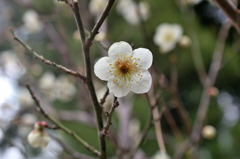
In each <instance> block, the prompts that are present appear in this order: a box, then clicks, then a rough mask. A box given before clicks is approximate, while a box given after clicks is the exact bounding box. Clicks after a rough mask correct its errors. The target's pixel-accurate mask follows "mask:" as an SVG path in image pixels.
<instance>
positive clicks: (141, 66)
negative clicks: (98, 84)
mask: <svg viewBox="0 0 240 159" xmlns="http://www.w3.org/2000/svg"><path fill="white" fill-rule="evenodd" d="M152 60H153V56H152V52H151V51H149V50H148V49H145V48H138V49H135V50H132V47H131V45H129V44H128V43H127V42H124V41H121V42H116V43H114V44H112V45H111V46H110V48H109V50H108V57H107V56H105V57H102V58H101V59H99V60H98V61H97V63H96V64H95V66H94V73H95V74H96V76H97V77H98V78H100V79H101V80H104V81H108V83H107V85H108V88H109V91H110V92H111V93H113V95H114V96H116V97H123V96H126V95H127V94H128V93H129V92H130V91H132V92H134V93H137V94H141V93H146V92H148V91H149V89H150V87H151V84H152V77H151V75H150V73H149V72H148V69H149V68H150V67H151V65H152Z"/></svg>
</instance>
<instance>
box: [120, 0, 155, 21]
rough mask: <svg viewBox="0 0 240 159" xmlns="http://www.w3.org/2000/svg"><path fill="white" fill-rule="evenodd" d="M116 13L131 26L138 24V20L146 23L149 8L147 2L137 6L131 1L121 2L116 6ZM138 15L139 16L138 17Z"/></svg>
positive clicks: (122, 0)
mask: <svg viewBox="0 0 240 159" xmlns="http://www.w3.org/2000/svg"><path fill="white" fill-rule="evenodd" d="M117 12H118V13H119V14H121V15H122V16H123V18H124V19H125V20H126V21H127V22H128V23H129V24H131V25H137V24H139V23H140V20H141V19H140V18H142V20H143V21H146V20H147V19H148V18H149V16H150V6H149V4H148V3H147V2H140V3H139V4H137V3H136V2H134V1H133V0H121V1H119V3H118V5H117ZM139 14H140V16H141V17H140V16H139Z"/></svg>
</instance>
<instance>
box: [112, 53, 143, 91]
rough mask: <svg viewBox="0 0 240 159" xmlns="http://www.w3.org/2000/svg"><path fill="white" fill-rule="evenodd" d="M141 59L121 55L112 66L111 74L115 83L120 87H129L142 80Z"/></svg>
mask: <svg viewBox="0 0 240 159" xmlns="http://www.w3.org/2000/svg"><path fill="white" fill-rule="evenodd" d="M139 60H140V59H136V58H132V56H122V55H119V56H118V57H117V60H116V61H114V62H113V63H111V64H110V70H109V71H110V72H111V73H112V74H113V76H114V79H113V82H114V83H116V84H117V85H118V86H119V87H122V86H123V85H125V86H126V87H128V86H129V85H130V84H131V82H134V81H135V82H138V81H139V80H140V79H142V74H141V72H140V70H139V69H140V68H141V67H142V66H141V65H139V64H138V61H139Z"/></svg>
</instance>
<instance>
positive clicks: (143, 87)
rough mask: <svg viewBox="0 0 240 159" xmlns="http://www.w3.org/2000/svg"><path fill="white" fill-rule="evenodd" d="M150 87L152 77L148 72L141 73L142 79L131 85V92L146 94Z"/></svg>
mask: <svg viewBox="0 0 240 159" xmlns="http://www.w3.org/2000/svg"><path fill="white" fill-rule="evenodd" d="M151 85H152V76H151V74H150V73H149V72H148V71H145V72H142V79H141V80H139V81H138V83H137V82H134V83H132V86H131V91H133V92H134V93H138V94H141V93H146V92H148V91H149V89H150V88H151Z"/></svg>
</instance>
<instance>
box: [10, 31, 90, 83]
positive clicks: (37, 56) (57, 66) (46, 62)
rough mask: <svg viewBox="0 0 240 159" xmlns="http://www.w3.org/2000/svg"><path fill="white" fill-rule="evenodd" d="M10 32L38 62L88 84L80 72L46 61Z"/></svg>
mask: <svg viewBox="0 0 240 159" xmlns="http://www.w3.org/2000/svg"><path fill="white" fill-rule="evenodd" d="M9 30H10V32H11V33H12V35H13V38H14V40H16V41H17V42H18V43H20V44H21V45H22V46H23V47H24V48H25V49H27V50H28V51H29V52H30V53H31V54H33V55H34V57H35V58H37V59H38V60H40V61H42V62H43V63H45V64H46V65H49V66H52V67H54V68H56V69H58V70H60V71H62V72H65V73H67V74H70V75H72V76H75V77H77V78H80V79H81V80H82V81H83V82H86V77H85V76H83V75H82V74H81V73H79V72H75V71H73V70H70V69H68V68H66V67H64V66H62V65H59V64H56V63H54V62H52V61H50V60H48V59H45V58H44V57H43V56H41V55H39V54H38V53H37V52H36V51H34V50H33V49H32V48H31V47H30V46H29V45H27V44H26V43H25V42H23V41H22V40H21V39H20V38H18V37H17V36H16V35H15V33H14V31H13V30H12V29H9Z"/></svg>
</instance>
